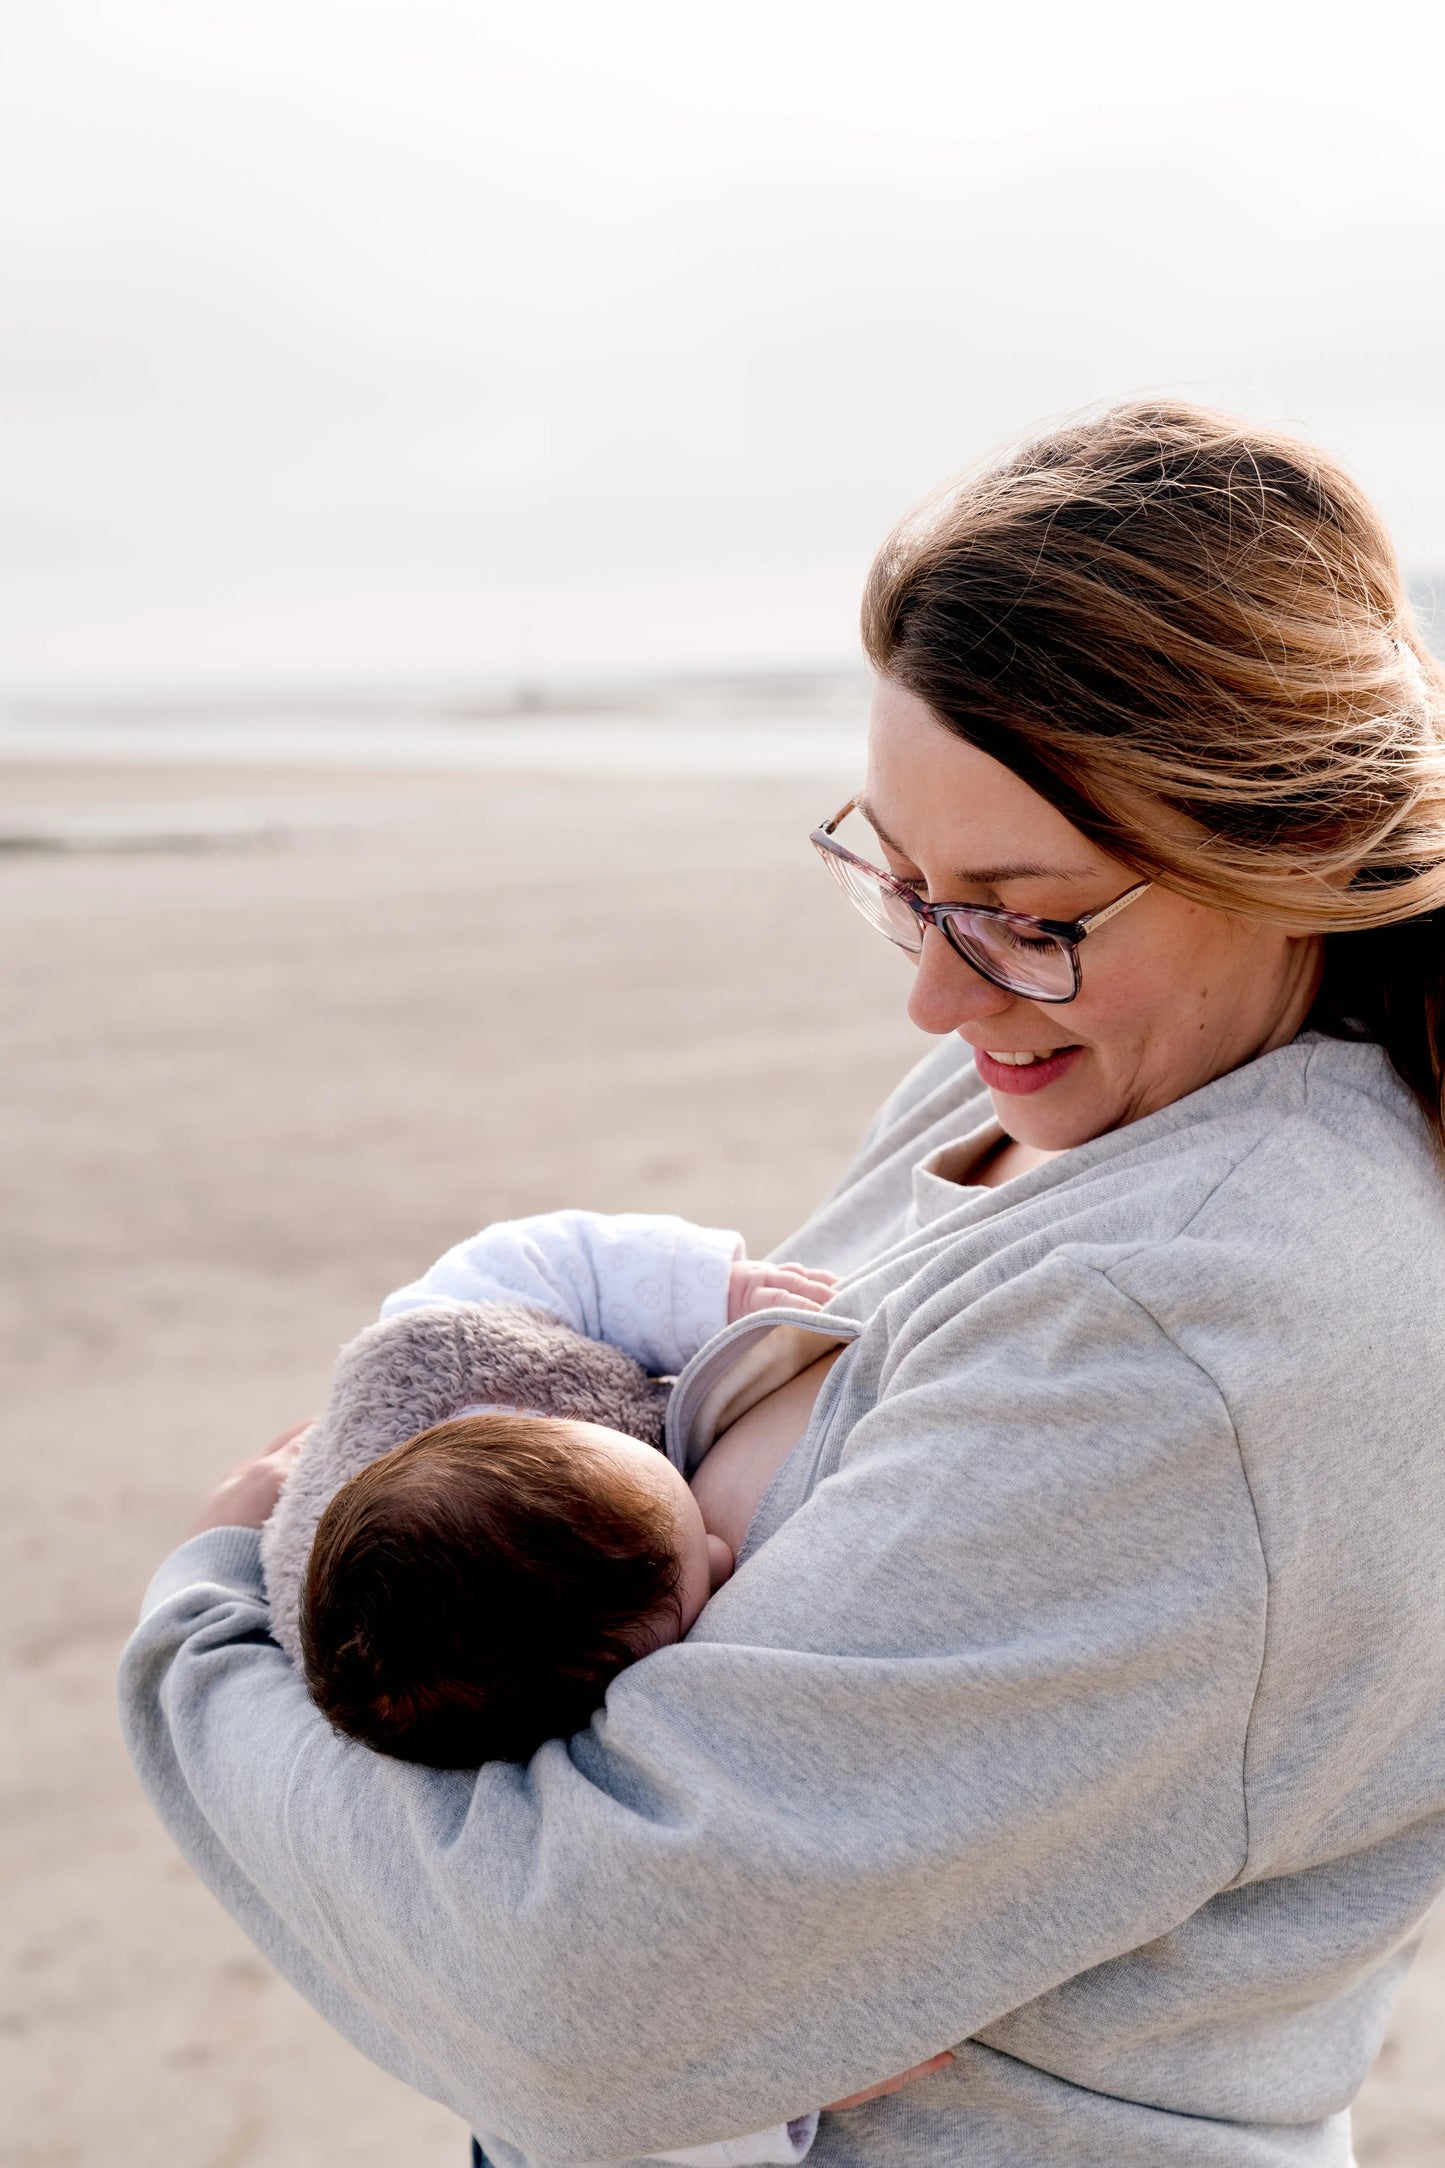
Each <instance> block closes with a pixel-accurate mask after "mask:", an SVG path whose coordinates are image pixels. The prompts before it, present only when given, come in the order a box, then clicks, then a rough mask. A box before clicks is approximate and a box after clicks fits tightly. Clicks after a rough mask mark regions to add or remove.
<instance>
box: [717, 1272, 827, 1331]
mask: <svg viewBox="0 0 1445 2168" xmlns="http://www.w3.org/2000/svg"><path fill="white" fill-rule="evenodd" d="M837 1285H838V1276H837V1274H836V1273H833V1272H819V1271H818V1270H817V1268H816V1267H815V1266H813V1265H782V1264H777V1263H774V1262H772V1261H770V1260H767V1259H764V1260H762V1261H761V1262H760V1263H758V1264H754V1263H753V1261H752V1259H751V1258H750V1257H739V1258H738V1259H737V1260H736V1261H735V1263H734V1264H733V1266H732V1269H731V1271H730V1272H729V1273H728V1323H729V1324H730V1325H735V1324H736V1323H737V1321H738V1319H739V1318H740V1317H750V1316H751V1315H752V1313H753V1311H754V1310H776V1309H779V1308H784V1309H788V1310H821V1309H822V1307H823V1305H824V1303H825V1302H826V1301H827V1300H828V1297H829V1296H830V1295H831V1294H832V1292H833V1290H834V1288H835V1287H836V1286H837Z"/></svg>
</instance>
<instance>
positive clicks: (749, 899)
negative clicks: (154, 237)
mask: <svg viewBox="0 0 1445 2168" xmlns="http://www.w3.org/2000/svg"><path fill="white" fill-rule="evenodd" d="M830 793H831V795H830ZM263 795H264V796H265V797H267V798H268V799H269V800H270V801H271V802H272V803H273V804H275V805H278V806H284V805H286V804H288V803H291V804H295V803H297V802H299V801H306V807H305V808H304V810H306V813H307V819H308V821H309V824H310V825H309V828H308V829H307V831H306V832H305V833H304V834H303V835H302V838H301V840H300V841H298V842H296V843H294V844H293V845H290V846H282V847H275V848H256V849H246V848H237V847H229V848H218V849H215V850H213V851H209V852H188V851H182V850H174V851H170V852H159V851H145V850H139V851H135V850H133V851H128V852H121V851H116V852H110V853H105V852H102V853H95V852H92V851H86V852H76V853H71V854H61V853H56V854H44V853H10V854H0V939H3V941H4V944H5V948H6V951H7V955H8V959H9V975H10V981H11V994H10V1002H9V1013H10V1016H11V1018H12V1020H13V1022H12V1032H11V1050H10V1056H9V1060H8V1062H7V1064H6V1080H5V1086H4V1089H5V1094H6V1103H5V1105H4V1107H3V1109H0V1115H3V1129H0V1134H3V1137H4V1142H5V1150H6V1163H7V1164H6V1178H5V1192H6V1226H7V1242H6V1247H5V1278H6V1286H5V1294H6V1304H7V1319H6V1333H7V1341H8V1347H7V1368H8V1374H9V1379H10V1390H9V1393H8V1396H7V1397H8V1401H9V1405H10V1407H11V1409H12V1411H13V1415H12V1422H11V1426H10V1435H11V1438H12V1440H13V1444H12V1448H11V1452H10V1456H9V1460H8V1469H9V1478H8V1479H9V1481H10V1482H11V1485H12V1489H11V1492H10V1500H9V1505H8V1508H7V1510H6V1512H5V1514H4V1516H3V1524H4V1544H5V1570H4V1584H3V1585H4V1590H5V1601H6V1606H7V1611H8V1617H7V1621H6V1637H7V1675H8V1681H9V1684H10V1686H11V1688H12V1692H11V1695H10V1697H9V1698H10V1701H11V1704H12V1707H13V1710H14V1720H13V1725H12V1727H11V1734H12V1739H13V1745H12V1747H11V1750H10V1752H9V1753H8V1755H7V1760H6V1768H7V1772H8V1775H7V1782H6V1789H5V1797H4V1801H3V1814H4V1827H5V1830H6V1857H5V1921H4V1934H5V1943H6V1957H5V1972H6V1982H5V1996H4V2008H3V2013H0V2041H3V2053H4V2056H5V2061H6V2068H5V2071H4V2074H3V2077H0V2099H3V2100H4V2103H5V2108H4V2134H3V2137H0V2168H90V2164H95V2168H100V2164H102V2163H104V2164H106V2168H159V2164H161V2163H164V2164H166V2168H318V2164H320V2168H330V2164H333V2163H334V2164H336V2168H397V2164H399V2163H405V2164H406V2168H442V2164H447V2168H462V2163H463V2161H464V2159H465V2157H466V2148H465V2139H464V2133H463V2132H462V2130H461V2127H460V2126H459V2125H458V2124H457V2122H456V2121H455V2119H454V2118H453V2117H451V2116H450V2115H448V2114H447V2113H446V2112H445V2111H444V2110H442V2109H440V2108H437V2107H434V2106H433V2105H431V2104H430V2103H428V2102H426V2101H422V2100H419V2099H417V2098H416V2097H415V2096H414V2095H411V2094H409V2093H407V2092H406V2091H405V2090H404V2089H403V2088H402V2087H400V2086H398V2085H396V2084H394V2083H393V2082H392V2081H391V2080H390V2079H388V2078H385V2077H383V2076H382V2075H381V2074H380V2073H378V2072H376V2071H374V2070H372V2069H371V2068H370V2067H369V2066H368V2065H367V2064H365V2063H364V2062H363V2061H362V2060H361V2059H360V2058H359V2057H358V2056H356V2055H355V2054H353V2052H352V2051H351V2050H350V2049H349V2048H347V2047H346V2046H344V2045H343V2044H342V2043H341V2042H340V2041H339V2040H337V2039H335V2038H334V2037H333V2036H332V2035H331V2034H329V2033H328V2032H327V2030H326V2028H325V2027H324V2026H323V2025H322V2024H321V2023H320V2021H319V2020H318V2019H316V2018H315V2017H314V2016H313V2015H312V2014H311V2012H310V2011H309V2010H307V2009H306V2008H305V2006H304V2005H303V2004H301V2003H300V2002H299V2001H298V2000H297V1998H296V1997H295V1996H294V1995H293V1994H292V1993H291V1991H290V1990H289V1989H288V1988H287V1987H285V1986H284V1985H283V1984H282V1983H281V1982H280V1981H279V1980H277V1979H276V1978H275V1977H274V1976H273V1975H272V1974H271V1972H270V1971H269V1969H268V1967H267V1966H266V1965H265V1964H263V1963H262V1962H261V1961H260V1960H259V1959H258V1958H257V1957H256V1956H255V1955H254V1954H253V1953H252V1952H251V1951H250V1949H249V1947H248V1945H247V1944H246V1942H245V1940H244V1939H243V1937H242V1936H241V1935H240V1933H239V1932H238V1931H237V1930H236V1929H235V1928H234V1927H233V1926H232V1925H231V1923H230V1922H229V1920H227V1919H226V1918H225V1916H224V1915H223V1914H222V1913H221V1912H220V1910H219V1908H218V1907H217V1906H216V1905H215V1903H214V1902H213V1901H212V1899H211V1898H210V1897H209V1896H208V1895H207V1894H206V1892H205V1891H204V1890H202V1889H201V1888H200V1887H199V1886H198V1885H197V1884H196V1883H195V1881H194V1879H193V1878H192V1877H191V1875H190V1874H189V1872H188V1871H187V1870H186V1869H185V1868H184V1867H183V1866H182V1864H181V1863H180V1861H179V1860H178V1859H176V1858H175V1857H174V1856H173V1855H172V1853H171V1851H170V1848H169V1846H168V1844H167V1842H166V1840H165V1838H164V1837H163V1836H162V1834H161V1832H160V1830H159V1829H158V1828H157V1827H156V1826H155V1824H154V1823H153V1821H152V1820H151V1817H150V1815H149V1813H148V1810H147V1809H146V1808H145V1806H144V1805H143V1804H142V1802H141V1800H140V1798H139V1796H138V1794H137V1791H136V1788H135V1786H134V1784H133V1782H132V1780H131V1777H130V1774H129V1771H128V1768H127V1766H126V1763H125V1759H124V1755H123V1753H122V1750H121V1747H120V1744H119V1740H118V1738H117V1736H116V1728H115V1722H114V1717H113V1713H112V1688H111V1680H112V1675H113V1671H114V1665H115V1658H116V1654H117V1650H118V1648H119V1645H120V1643H121V1641H122V1640H123V1638H124V1635H125V1633H126V1631H127V1629H128V1626H129V1624H130V1622H131V1619H132V1617H133V1615H134V1611H135V1605H136V1601H137V1598H138V1596H139V1593H140V1590H141V1588H142V1586H143V1584H144V1581H145V1578H146V1575H147V1572H148V1570H149V1568H150V1567H151V1566H152V1565H153V1564H154V1563H155V1562H156V1561H157V1560H158V1558H159V1557H160V1556H161V1555H163V1553H164V1552H165V1551H166V1550H167V1549H168V1548H170V1546H171V1544H172V1543H173V1542H174V1541H175V1539H176V1537H177V1535H178V1533H179V1531H180V1530H181V1529H182V1528H183V1526H184V1524H185V1521H186V1519H187V1517H188V1515H189V1513H190V1512H191V1511H192V1510H193V1508H194V1505H195V1503H196V1502H197V1500H198V1498H199V1496H200V1495H201V1494H202V1493H203V1492H204V1491H205V1490H206V1489H207V1488H208V1486H209V1484H210V1483H211V1481H212V1479H213V1478H214V1476H215V1475H216V1474H217V1472H218V1471H219V1470H220V1469H221V1468H222V1467H223V1466H224V1465H225V1464H226V1463H227V1462H228V1461H230V1460H232V1459H234V1458H236V1457H238V1456H239V1455H241V1454H242V1453H244V1452H246V1451H249V1450H251V1449H253V1448H254V1447H255V1446H257V1445H258V1444H259V1443H260V1442H262V1441H264V1439H265V1438H267V1437H268V1436H269V1435H270V1434H271V1433H272V1432H274V1431H275V1430H276V1429H278V1428H279V1427H280V1426H281V1425H282V1424H283V1423H285V1422H287V1421H289V1420H290V1419H292V1418H293V1417H295V1416H297V1415H299V1414H305V1413H306V1412H307V1411H308V1410H310V1409H311V1408H313V1407H314V1406H315V1404H316V1401H317V1397H318V1395H319V1393H320V1391H321V1389H322V1385H323V1381H324V1378H325V1375H326V1370H327V1366H328V1362H329V1359H330V1356H331V1354H332V1352H333V1351H334V1349H335V1347H336V1345H337V1343H338V1342H339V1341H340V1340H341V1339H342V1338H344V1337H345V1336H347V1335H348V1334H349V1333H351V1332H352V1331H353V1330H355V1329H356V1328H357V1326H358V1325H359V1324H360V1323H362V1322H363V1321H364V1320H365V1319H366V1318H367V1317H368V1316H369V1315H371V1314H372V1313H373V1312H374V1309H375V1306H376V1302H377V1300H378V1297H379V1296H380V1294H381V1293H383V1292H384V1291H385V1290H386V1289H387V1288H388V1287H390V1286H393V1285H395V1284H396V1283H397V1282H398V1281H400V1280H402V1279H404V1278H406V1277H408V1276H410V1275H411V1274H412V1273H413V1272H414V1271H415V1270H416V1269H417V1268H418V1267H419V1266H420V1265H421V1264H423V1263H424V1262H425V1261H426V1260H427V1259H429V1258H430V1257H431V1256H432V1255H433V1254H434V1253H435V1252H436V1251H437V1250H438V1249H439V1248H441V1247H442V1246H443V1245H444V1244H445V1243H446V1242H448V1241H449V1240H451V1239H453V1238H454V1237H455V1235H456V1234H457V1233H458V1232H459V1231H460V1230H462V1229H465V1228H467V1227H469V1226H472V1225H474V1224H477V1223H479V1222H481V1221H483V1220H486V1219H488V1218H492V1217H495V1216H497V1215H499V1214H506V1213H513V1212H519V1211H529V1210H530V1211H535V1210H540V1209H544V1208H546V1207H549V1206H553V1205H560V1204H564V1203H570V1204H579V1203H580V1204H589V1205H594V1206H598V1207H601V1208H604V1209H608V1208H624V1207H633V1208H657V1209H664V1208H666V1209H673V1210H677V1211H680V1212H684V1213H688V1214H692V1215H694V1216H697V1217H699V1218H702V1219H709V1220H714V1221H716V1220H723V1221H726V1222H733V1223H736V1224H738V1225H741V1226H742V1227H744V1228H745V1229H746V1230H747V1232H748V1234H749V1236H750V1238H751V1239H752V1242H753V1244H754V1246H755V1248H761V1247H763V1246H765V1245H766V1244H768V1243H770V1242H771V1241H773V1240H775V1239H777V1238H779V1237H780V1236H781V1235H782V1234H783V1233H785V1232H786V1230H787V1228H788V1227H789V1225H791V1224H792V1223H794V1222H795V1221H796V1220H797V1219H798V1218H799V1217H801V1215H802V1213H803V1212H804V1210H805V1209H806V1208H807V1206H808V1204H809V1203H810V1201H811V1200H813V1199H814V1198H815V1197H816V1196H817V1195H818V1194H819V1193H820V1191H821V1190H822V1189H823V1188H824V1187H825V1186H826V1185H827V1184H828V1183H829V1182H830V1181H831V1180H832V1179H833V1177H834V1175H835V1174H836V1173H837V1171H838V1169H839V1167H840V1165H841V1163H842V1161H843V1159H844V1157H845V1155H846V1154H847V1152H848V1150H849V1149H850V1147H851V1145H852V1143H853V1141H854V1139H855V1137H856V1135H857V1132H858V1130H859V1128H860V1126H861V1124H862V1122H863V1121H864V1119H865V1118H866V1116H867V1114H868V1112H869V1111H870V1109H871V1108H872V1107H873V1105H874V1104H875V1103H876V1102H877V1100H878V1099H879V1097H880V1096H881V1095H882V1093H883V1092H884V1091H885V1090H886V1089H887V1087H888V1086H889V1085H890V1084H891V1083H892V1082H893V1080H894V1079H895V1078H896V1077H897V1076H898V1075H899V1074H900V1073H901V1072H902V1070H903V1069H904V1068H905V1066H906V1065H907V1063H908V1062H909V1061H910V1059H911V1058H912V1057H913V1055H914V1054H915V1052H916V1051H918V1050H919V1042H918V1040H917V1039H916V1037H915V1035H914V1034H913V1033H912V1032H911V1030H910V1029H909V1027H908V1025H907V1024H906V1022H905V1021H904V1020H903V1018H902V1016H901V1009H900V996H901V992H902V983H901V969H902V967H901V966H900V965H899V964H898V963H897V962H896V961H895V959H894V958H893V957H891V956H890V955H889V953H888V952H887V951H886V949H885V948H884V946H883V944H882V943H880V942H876V941H873V940H871V939H870V938H869V936H868V935H867V934H866V932H865V931H863V930H862V929H861V928H859V927H855V926H854V925H853V924H852V923H851V922H850V920H849V917H848V915H847V914H846V913H845V912H844V911H843V910H842V909H841V908H840V907H837V906H836V905H835V903H834V902H833V900H832V899H830V897H829V895H828V894H827V893H826V891H825V890H824V888H823V886H822V883H821V880H820V876H819V874H818V873H817V871H816V870H815V868H814V866H813V864H812V863H811V857H810V854H809V853H808V851H807V849H806V845H805V844H804V843H803V842H802V840H801V838H802V835H803V833H804V831H805V830H806V828H807V827H808V825H810V823H811V822H812V821H813V820H815V819H817V818H818V817H819V816H820V815H821V814H822V813H823V812H824V811H826V810H830V809H831V805H832V802H833V799H834V798H835V797H837V796H839V795H841V791H840V790H838V789H837V787H836V786H835V785H834V784H831V783H829V782H826V781H820V782H819V784H818V785H817V786H809V785H806V784H804V783H802V782H796V781H781V782H780V781H771V782H767V783H752V782H741V781H735V782H727V783H722V782H698V781H692V782H672V783H655V784H647V785H639V784H637V783H635V782H618V781H611V782H608V781H589V782H586V783H566V782H561V781H557V780H548V781H546V782H530V781H527V780H524V779H517V778H513V779H500V778H485V777H480V776H476V775H471V776H459V777H457V778H455V779H450V778H443V777H438V776H436V775H431V776H426V777H418V778H415V779H411V778H407V777H405V776H397V775H384V776H383V775H377V776H371V777H368V776H366V775H361V774H358V775H354V776H346V777H344V778H342V777H338V776H337V775H336V774H335V773H331V774H328V775H324V776H307V775H305V774H303V773H299V772H292V773H287V774H284V775H271V776H261V775H257V774H254V773H245V772H236V773H233V774H232V775H230V776H227V775H226V774H225V773H223V772H218V771H215V770H207V771H205V772H201V771H193V772H186V771H184V770H176V771H174V772H169V773H163V772H161V771H158V770H156V769H151V770H144V769H131V770H127V769H121V768H117V769H109V770H106V769H100V768H94V767H92V768H76V769H69V770H66V769H53V770H45V769H42V768H39V767H31V768H25V767H18V766H17V767H11V768H9V769H0V810H4V809H6V808H14V807H24V808H29V809H32V810H33V809H35V808H55V807H58V806H61V805H64V804H67V803H68V804H71V805H77V804H81V803H84V804H86V805H91V806H102V807H104V806H110V807H114V806H117V805H121V804H125V805H129V806H130V807H131V808H132V809H133V810H134V809H137V808H139V809H141V810H142V812H144V809H145V807H146V806H148V805H149V804H151V803H152V802H154V801H156V800H161V799H165V800H169V801H171V802H172V803H173V805H175V804H180V805H182V806H184V805H185V804H187V803H190V802H192V801H195V800H199V799H204V800H207V801H211V802H213V803H214V802H215V801H217V800H220V799H227V798H229V799H231V800H235V801H240V800H245V801H247V802H248V803H249V802H251V801H254V800H256V799H257V798H258V797H260V796H263ZM138 825H139V827H140V828H141V829H144V828H145V827H146V825H147V820H146V819H144V818H143V819H141V821H140V822H139V824H138ZM151 825H154V823H152V824H151ZM172 825H173V826H174V825H175V823H174V822H173V824H172ZM180 825H181V826H184V822H182V823H181V824H180ZM91 840H94V834H93V833H92V837H91ZM1442 2040H1445V1932H1442V1931H1438V1930H1437V1933H1436V1935H1435V1937H1434V1940H1433V1944H1432V1946H1431V1948H1430V1949H1429V1950H1428V1952H1427V1954H1426V1956H1425V1957H1424V1958H1423V1959H1422V1960H1421V1962H1420V1964H1419V1965H1418V1966H1417V1967H1416V1970H1415V1973H1414V1974H1413V1976H1412V1979H1411V1982H1410V1985H1409V1987H1408V1989H1407V1991H1406V1995H1405V1997H1404V1999H1403V2000H1402V2003H1401V2005H1400V2009H1399V2014H1398V2018H1397V2021H1396V2024H1395V2027H1394V2029H1393V2031H1392V2033H1391V2036H1390V2039H1389V2041H1388V2043H1387V2045H1386V2048H1385V2050H1384V2053H1383V2054H1382V2056H1381V2058H1380V2063H1379V2066H1378V2069H1377V2072H1376V2075H1375V2076H1374V2077H1373V2078H1372V2080H1371V2082H1370V2085H1369V2086H1368V2087H1367V2089H1366V2093H1365V2095H1364V2096H1363V2099H1362V2105H1361V2109H1360V2111H1359V2117H1358V2126H1359V2131H1360V2141H1359V2150H1360V2159H1361V2161H1362V2162H1363V2163H1366V2164H1374V2168H1385V2164H1388V2168H1427V2164H1428V2168H1439V2164H1440V2163H1441V2162H1442V2161H1445V2068H1442V2062H1445V2056H1442V2046H1441V2044H1442Z"/></svg>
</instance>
